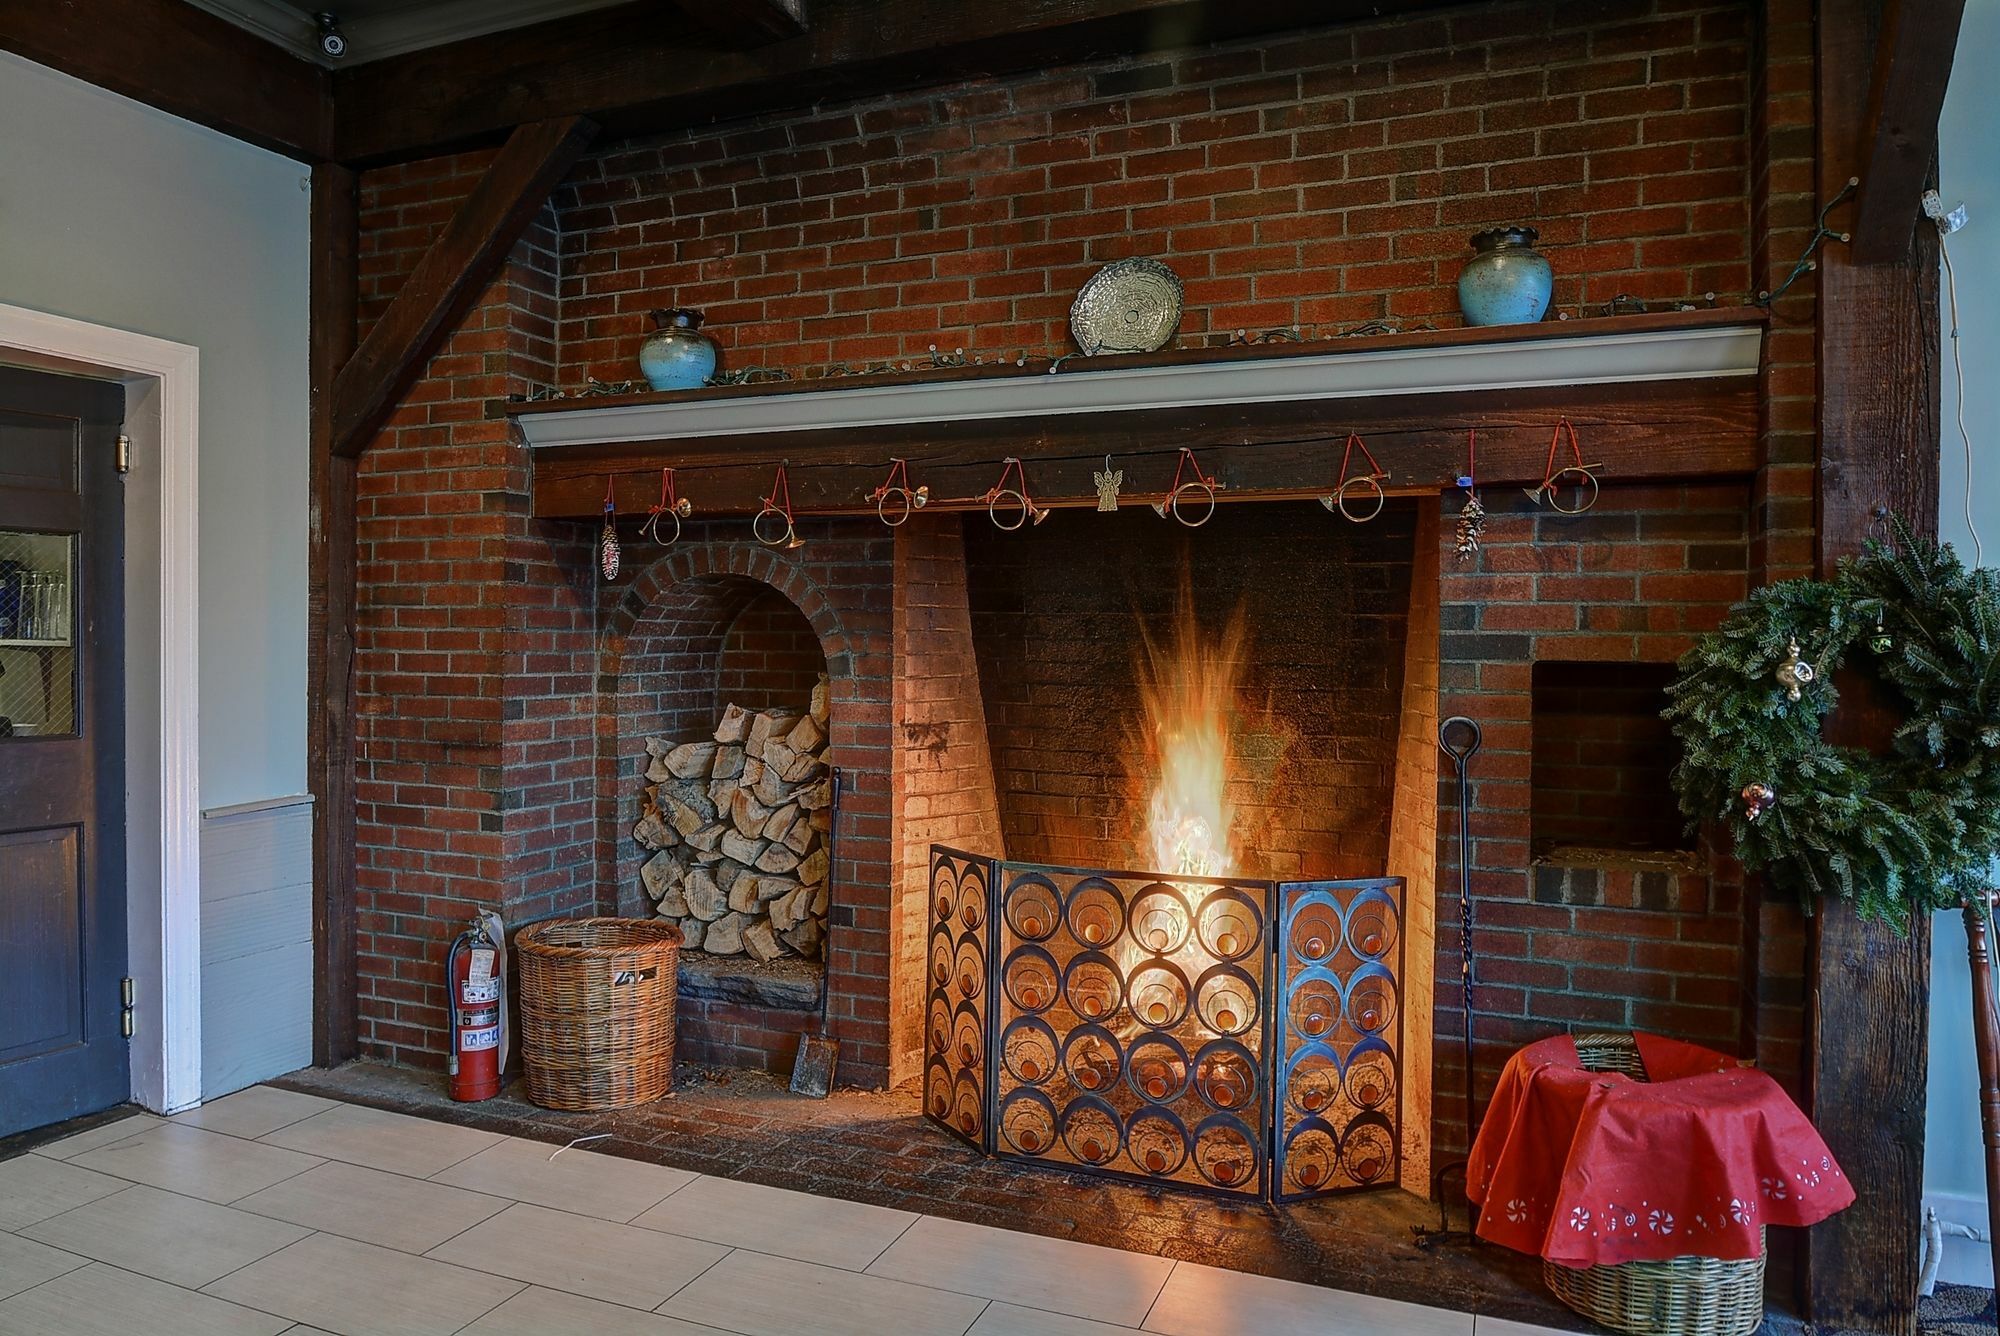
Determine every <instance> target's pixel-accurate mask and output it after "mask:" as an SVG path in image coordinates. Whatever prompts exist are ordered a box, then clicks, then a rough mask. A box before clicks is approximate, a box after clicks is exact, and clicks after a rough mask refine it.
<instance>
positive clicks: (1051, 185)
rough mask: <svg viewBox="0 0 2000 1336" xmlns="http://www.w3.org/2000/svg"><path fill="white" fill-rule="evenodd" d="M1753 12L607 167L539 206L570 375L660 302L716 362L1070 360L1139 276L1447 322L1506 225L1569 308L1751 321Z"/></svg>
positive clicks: (1529, 30)
mask: <svg viewBox="0 0 2000 1336" xmlns="http://www.w3.org/2000/svg"><path fill="white" fill-rule="evenodd" d="M1750 12H1751V10H1750V6H1748V5H1746V4H1744V3H1740V2H1732V0H1609V2H1608V3H1602V4H1591V5H1568V4H1559V3H1545V2H1543V0H1528V2H1527V3H1516V4H1505V5H1489V6H1478V7H1468V8H1467V9H1465V10H1463V11H1458V12H1452V13H1447V14H1442V15H1438V16H1435V17H1425V18H1420V19H1411V18H1399V19H1395V20H1392V21H1383V22H1379V23H1374V24H1365V25H1360V26H1355V27H1348V28H1341V29H1337V30H1329V31H1319V32H1311V33H1307V34H1302V35H1300V36H1298V37H1295V38H1289V39H1287V38H1277V39H1271V40H1268V41H1261V42H1254V43H1250V42H1245V43H1237V44H1233V45H1228V46H1221V47H1216V48H1211V49H1204V50H1200V51H1195V52H1190V53H1186V54H1172V53H1169V54H1165V55H1161V56H1158V57H1147V58H1142V59H1138V60H1125V61H1118V62H1112V63H1106V64H1101V65H1093V66H1086V67H1078V68H1069V69H1058V70H1051V71H1049V72H1048V73H1046V74H1042V75H1038V76H1030V77H1025V78H1017V79H1010V80H1007V81H995V82H989V83H980V84H973V85H970V86H963V87H955V88H949V89H939V90H926V91H923V92H919V93H911V94H904V95H900V96H897V97H893V98H885V99H879V100H875V101H868V102H861V103H853V104H847V105H836V106H830V107H822V108H818V109H815V110H814V111H812V112H809V113H802V114H799V115H796V116H790V117H781V118H771V119H767V120H761V121H757V122H754V123H751V124H747V125H733V126H725V127H722V128H718V129H712V130H711V129H704V130H702V131H699V132H695V133H691V134H686V135H678V136H674V137H672V138H669V139H666V140H662V141H656V142H646V143H623V144H618V145H616V146H614V147H612V148H609V149H607V150H606V151H604V152H602V153H599V154H597V155H595V156H594V157H592V158H591V159H589V160H588V161H587V162H585V163H584V164H583V165H582V166H581V167H579V169H578V170H577V171H576V173H575V174H574V175H573V176H572V178H571V180H570V182H569V183H568V184H567V185H566V186H565V187H564V188H563V189H562V190H561V191H560V192H559V193H558V200H559V204H560V216H561V228H562V247H563V251H562V254H563V264H562V284H561V295H562V315H561V322H562V323H561V332H560V344H561V357H562V365H561V368H560V376H561V380H562V382H563V383H564V384H565V385H575V384H579V383H581V382H582V381H583V379H584V378H585V377H586V376H596V377H598V378H600V379H606V380H626V379H630V378H631V377H633V376H634V375H635V374H636V372H635V370H634V369H633V356H634V354H635V351H636V348H637V344H638V340H639V338H640V337H641V335H642V332H643V331H644V330H645V329H646V328H647V322H646V320H645V312H646V311H647V310H648V309H650V308H653V307H659V306H670V305H679V306H695V307H700V308H702V309H704V310H705V311H706V312H707V314H708V319H709V326H708V327H709V330H710V332H711V333H713V334H714V335H715V336H716V337H717V338H718V339H719V340H720V341H721V343H722V344H723V347H724V349H725V352H724V361H725V365H733V366H737V367H744V366H750V365H765V366H773V367H785V368H792V369H795V370H803V369H806V368H810V367H815V366H821V365H824V364H827V363H859V362H866V361H871V360H881V359H889V358H897V357H908V356H912V355H922V354H923V353H924V352H925V351H926V349H927V348H928V347H929V346H930V345H931V344H936V345H938V346H939V347H940V348H945V349H949V348H952V347H957V346H963V347H965V348H967V349H979V350H983V351H986V352H989V353H993V352H999V351H1002V350H1011V349H1016V348H1025V349H1028V350H1031V351H1042V352H1064V351H1068V350H1069V348H1070V346H1071V345H1070V341H1069V334H1068V329H1067V319H1068V313H1069V306H1070V300H1071V296H1072V294H1073V293H1074V292H1075V290H1076V288H1077V287H1078V285H1079V284H1081V283H1082V282H1083V280H1084V279H1085V278H1086V277H1087V276H1088V275H1089V273H1090V272H1091V270H1092V269H1093V268H1095V267H1096V266H1098V265H1100V264H1102V263H1104V262H1106V261H1109V260H1114V259H1120V258H1123V257H1126V256H1133V255H1146V256H1157V257H1160V258H1162V259H1164V260H1166V261H1167V262H1168V263H1169V264H1171V265H1172V266H1173V267H1174V269H1175V271H1176V272H1177V273H1178V274H1179V275H1180V276H1181V278H1182V279H1183V281H1184V282H1185V283H1186V286H1187V306H1188V312H1187V316H1186V318H1185V319H1184V320H1183V321H1182V325H1181V332H1182V336H1183V338H1184V339H1186V338H1191V339H1197V340H1198V339H1200V338H1202V337H1204V336H1208V335H1221V334H1226V333H1228V332H1230V331H1233V330H1237V329H1245V328H1247V329H1266V328H1272V327H1278V326H1307V325H1310V326H1324V327H1331V328H1340V327H1350V326H1353V325H1356V324H1359V323H1361V322H1364V321H1369V320H1376V319H1384V318H1392V319H1396V320H1401V321H1404V322H1407V323H1413V324H1414V323H1422V322H1435V323H1438V324H1441V325H1450V324H1456V323H1458V317H1457V300H1456V295H1455V289H1454V286H1453V285H1454V282H1455V279H1456V275H1457V270H1458V265H1459V263H1460V261H1461V260H1462V259H1463V258H1464V257H1465V256H1467V255H1469V253H1470V252H1469V250H1468V249H1467V246H1466V238H1467V236H1468V235H1469V234H1471V233H1473V232H1476V231H1479V230H1481V229H1483V228H1487V227H1492V226H1496V225H1499V224H1504V223H1514V222H1532V223H1534V224H1535V225H1536V226H1537V227H1539V228H1540V229H1541V232H1542V240H1543V244H1544V246H1545V247H1546V248H1547V249H1548V251H1549V253H1550V257H1551V260H1552V261H1553V263H1554V265H1555V270H1556V275H1557V282H1556V301H1557V304H1558V306H1559V307H1561V308H1563V309H1567V310H1571V311H1575V310H1577V309H1579V308H1580V307H1581V308H1594V307H1597V306H1601V305H1602V304H1603V303H1604V302H1606V301H1608V300H1609V299H1610V298H1611V297H1613V296H1615V295H1617V294H1619V293H1629V294H1632V295H1635V296H1639V297H1643V298H1655V299H1660V298H1699V297H1700V296H1701V295H1702V294H1704V293H1707V292H1716V293H1719V294H1722V295H1723V297H1724V299H1725V300H1738V301H1740V300H1742V299H1743V298H1744V297H1745V296H1746V295H1747V293H1748V290H1749V289H1750V287H1751V279H1750V259H1751V243H1750V236H1749V207H1750V206H1749V199H1748V195H1749V189H1748V176H1747V173H1748V162H1749V153H1748V145H1747V142H1746V126H1747V121H1748V117H1749V112H1748V109H1747V105H1746V99H1747V96H1748V89H1749V82H1750V79H1749V41H1750V22H1749V19H1750Z"/></svg>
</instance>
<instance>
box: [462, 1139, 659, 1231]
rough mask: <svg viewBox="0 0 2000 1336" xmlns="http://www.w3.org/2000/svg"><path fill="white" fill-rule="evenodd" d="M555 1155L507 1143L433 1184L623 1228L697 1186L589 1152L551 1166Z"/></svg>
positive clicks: (567, 1155) (566, 1155)
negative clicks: (591, 1217)
mask: <svg viewBox="0 0 2000 1336" xmlns="http://www.w3.org/2000/svg"><path fill="white" fill-rule="evenodd" d="M556 1149H557V1147H555V1146H552V1145H547V1144H545V1143H543V1142H540V1141H525V1140H523V1139H521V1138H519V1137H508V1138H507V1139H506V1140H505V1141H502V1142H501V1143H500V1144H499V1145H497V1146H492V1147H489V1148H488V1149H486V1150H482V1151H480V1152H479V1154H477V1155H475V1156H473V1157H472V1158H471V1159H469V1160H461V1161H460V1162H459V1163H457V1164H455V1165H453V1166H452V1167H451V1168H449V1169H447V1170H445V1171H444V1172H443V1173H441V1174H434V1175H433V1176H432V1179H431V1181H432V1182H435V1183H450V1184H453V1185H455V1186H457V1187H461V1188H471V1189H472V1190H473V1191H475V1192H490V1193H492V1194H493V1195H494V1196H496V1197H511V1198H512V1199H514V1200H515V1201H526V1202H533V1203H534V1204H535V1205H537V1206H547V1207H550V1208H551V1209H553V1210H558V1211H568V1212H569V1213H570V1214H572V1215H594V1216H596V1217H598V1218H599V1219H600V1220H617V1221H619V1222H621V1223H622V1222H626V1221H629V1220H631V1219H632V1217H634V1216H636V1215H638V1214H640V1213H641V1212H642V1211H644V1210H646V1208H648V1207H650V1206H653V1205H655V1204H656V1203H658V1202H659V1201H661V1200H662V1199H664V1198H665V1197H667V1196H668V1195H669V1194H670V1193H674V1192H677V1191H679V1190H680V1189H682V1188H684V1187H686V1186H687V1185H688V1184H689V1183H692V1182H694V1180H695V1175H693V1174H691V1173H689V1172H688V1171H687V1170H685V1169H669V1168H667V1167H666V1166H665V1165H660V1164H647V1163H646V1162H645V1161H643V1160H626V1159H620V1158H619V1157H618V1156H616V1155H598V1154H593V1153H592V1152H590V1151H587V1150H565V1151H563V1153H562V1154H560V1155H558V1156H556V1157H555V1159H553V1160H551V1159H550V1158H549V1153H550V1152H551V1151H554V1150H556Z"/></svg>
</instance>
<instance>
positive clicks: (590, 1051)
mask: <svg viewBox="0 0 2000 1336" xmlns="http://www.w3.org/2000/svg"><path fill="white" fill-rule="evenodd" d="M680 945H681V934H680V929H678V928H676V927H674V926H673V925H672V924H670V923H663V922H660V921H659V920H657V919H621V918H581V919H548V920H545V921H543V922H541V923H531V924H529V925H528V926H527V927H525V928H523V929H521V931H520V933H519V934H518V935H517V936H516V937H515V939H514V951H515V954H516V955H517V956H518V957H519V958H520V961H521V1061H522V1065H523V1066H524V1067H525V1068H526V1069H527V1082H528V1098H529V1099H530V1100H532V1101H534V1102H535V1103H536V1104H539V1105H541V1106H542V1107H543V1108H545V1109H570V1110H590V1109H622V1108H626V1107H628V1106H630V1105H633V1104H647V1103H651V1102H652V1101H653V1100H656V1099H661V1098H663V1097H665V1096H666V1095H667V1094H669V1093H670V1092H671V1091H672V1090H673V1085H674V995H675V984H676V976H677V974H678V969H679V964H680Z"/></svg>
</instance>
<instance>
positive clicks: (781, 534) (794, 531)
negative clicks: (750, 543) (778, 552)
mask: <svg viewBox="0 0 2000 1336" xmlns="http://www.w3.org/2000/svg"><path fill="white" fill-rule="evenodd" d="M793 520H794V517H793V515H792V482H791V479H790V478H788V477H787V476H786V474H785V465H783V464H780V465H778V474H777V476H776V477H774V478H772V479H771V494H770V495H769V496H767V497H765V498H764V508H763V509H762V510H760V511H758V512H757V518H756V519H754V520H752V521H750V532H751V533H752V534H755V535H756V538H757V541H758V542H760V543H762V544H763V545H764V546H765V547H782V548H784V549H785V550H786V551H788V552H789V551H792V550H793V549H795V548H801V547H804V546H805V545H806V540H805V539H803V538H801V537H799V532H798V528H797V527H796V525H795V524H794V522H793ZM780 524H782V525H783V526H784V527H782V528H780V527H779V526H780Z"/></svg>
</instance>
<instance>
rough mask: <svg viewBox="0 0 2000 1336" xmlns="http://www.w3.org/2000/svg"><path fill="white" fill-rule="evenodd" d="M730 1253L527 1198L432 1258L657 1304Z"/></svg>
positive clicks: (640, 1304)
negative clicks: (536, 1203) (533, 1203)
mask: <svg viewBox="0 0 2000 1336" xmlns="http://www.w3.org/2000/svg"><path fill="white" fill-rule="evenodd" d="M728 1251H729V1250H728V1249H727V1248H723V1247H720V1246H718V1245H716V1244H713V1243H703V1242H700V1241H699V1240H696V1239H683V1238H677V1237H675V1236H674V1235H672V1234H660V1233H656V1232H654V1231H653V1230H650V1229H640V1228H638V1227H637V1226H634V1225H621V1224H616V1223H614V1222H612V1221H609V1220H597V1219H594V1218H592V1217H590V1216H585V1215H570V1214H568V1213H567V1212H564V1211H551V1210H549V1209H548V1208H547V1207H545V1206H530V1205H528V1204H527V1203H525V1202H522V1203H517V1204H515V1205H513V1206H510V1207H508V1208H507V1209H506V1210H504V1211H502V1212H501V1213H500V1214H498V1215H496V1216H494V1217H493V1218H492V1219H491V1220H488V1221H486V1222H485V1223H484V1224H479V1225H474V1226H473V1227H472V1228H471V1229H468V1230H466V1231H465V1232H464V1233H463V1234H460V1235H459V1236H458V1237H457V1238H455V1239H453V1240H451V1241H450V1242H449V1243H446V1244H445V1245H443V1246H442V1247H438V1248H433V1249H431V1251H430V1252H429V1254H428V1256H431V1257H434V1258H437V1259H438V1260H439V1261H443V1262H455V1263H457V1264H458V1265H460V1266H469V1267H475V1268H477V1269H479V1270H481V1271H491V1272H492V1273H494V1274H495V1275H499V1276H511V1277H512V1278H513V1279H515V1280H525V1281H527V1282H529V1283H530V1284H534V1285H540V1286H543V1287H545V1288H547V1289H551V1290H565V1291H567V1292H568V1293H571V1294H581V1295H584V1296H586V1297H587V1298H591V1299H604V1300H608V1301H609V1302H611V1303H615V1304H624V1305H626V1306H627V1307H629V1308H652V1307H654V1306H655V1305H657V1304H658V1303H660V1301H661V1300H663V1299H665V1298H666V1297H667V1296H668V1295H671V1294H673V1293H674V1292H675V1291H676V1290H678V1289H680V1288H681V1286H683V1285H685V1284H687V1283H688V1282H689V1281H690V1280H693V1279H694V1278H695V1277H696V1276H698V1275H700V1274H701V1273H702V1272H703V1271H706V1270H707V1269H708V1268H709V1267H711V1266H713V1265H714V1264H715V1263H716V1262H717V1261H718V1260H720V1259H721V1257H722V1255H723V1254H724V1253H726V1252H728Z"/></svg>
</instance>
